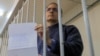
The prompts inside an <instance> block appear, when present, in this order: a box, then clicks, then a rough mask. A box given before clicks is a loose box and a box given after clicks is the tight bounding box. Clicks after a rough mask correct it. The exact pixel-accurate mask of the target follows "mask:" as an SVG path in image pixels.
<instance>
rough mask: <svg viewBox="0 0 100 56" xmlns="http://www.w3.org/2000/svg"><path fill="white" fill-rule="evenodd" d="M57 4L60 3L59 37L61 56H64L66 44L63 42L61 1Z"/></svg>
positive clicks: (58, 0)
mask: <svg viewBox="0 0 100 56" xmlns="http://www.w3.org/2000/svg"><path fill="white" fill-rule="evenodd" d="M57 2H58V21H59V36H60V56H64V42H63V31H62V20H61V6H60V0H57Z"/></svg>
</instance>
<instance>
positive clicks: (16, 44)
mask: <svg viewBox="0 0 100 56" xmlns="http://www.w3.org/2000/svg"><path fill="white" fill-rule="evenodd" d="M35 26H36V24H35V23H22V24H10V25H9V28H8V33H9V40H8V56H27V55H28V56H37V32H36V31H35V30H34V29H35Z"/></svg>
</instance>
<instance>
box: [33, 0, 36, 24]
mask: <svg viewBox="0 0 100 56" xmlns="http://www.w3.org/2000/svg"><path fill="white" fill-rule="evenodd" d="M33 9H34V11H33V13H34V14H33V22H35V21H36V0H34V8H33Z"/></svg>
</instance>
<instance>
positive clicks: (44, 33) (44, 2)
mask: <svg viewBox="0 0 100 56" xmlns="http://www.w3.org/2000/svg"><path fill="white" fill-rule="evenodd" d="M43 56H46V0H43Z"/></svg>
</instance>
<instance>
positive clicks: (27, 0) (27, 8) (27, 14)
mask: <svg viewBox="0 0 100 56" xmlns="http://www.w3.org/2000/svg"><path fill="white" fill-rule="evenodd" d="M29 1H30V0H27V1H26V2H27V15H26V23H27V22H28V16H29V15H28V12H29Z"/></svg>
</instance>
